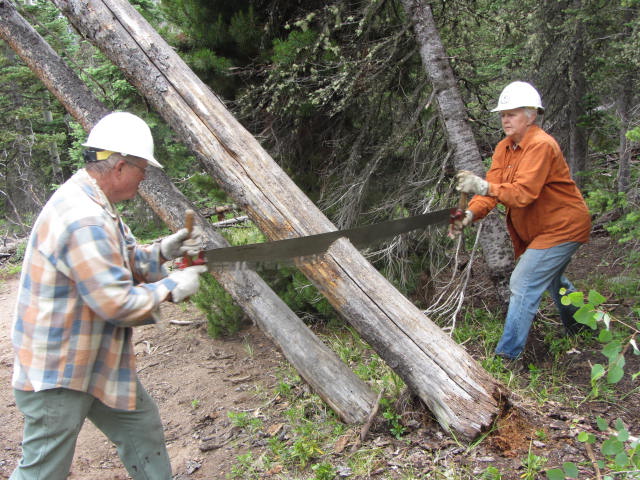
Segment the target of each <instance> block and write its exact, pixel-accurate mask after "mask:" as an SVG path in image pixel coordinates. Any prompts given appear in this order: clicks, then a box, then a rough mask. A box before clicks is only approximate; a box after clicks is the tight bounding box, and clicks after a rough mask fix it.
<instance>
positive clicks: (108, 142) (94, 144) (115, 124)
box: [82, 112, 162, 168]
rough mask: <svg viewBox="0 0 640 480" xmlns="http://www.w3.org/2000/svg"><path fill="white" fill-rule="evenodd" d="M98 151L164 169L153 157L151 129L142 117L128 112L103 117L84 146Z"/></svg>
mask: <svg viewBox="0 0 640 480" xmlns="http://www.w3.org/2000/svg"><path fill="white" fill-rule="evenodd" d="M82 145H83V146H84V147H90V148H95V149H97V150H109V151H112V152H117V153H120V154H122V155H132V156H135V157H141V158H144V159H145V160H146V161H147V162H149V165H153V166H154V167H158V168H162V165H161V164H160V162H158V161H157V160H156V159H155V158H154V156H153V137H152V136H151V129H150V128H149V126H148V125H147V124H146V122H145V121H144V120H142V119H141V118H140V117H137V116H135V115H133V114H132V113H127V112H114V113H110V114H109V115H107V116H106V117H103V118H102V119H101V120H100V121H99V122H98V123H96V124H95V126H94V127H93V128H92V129H91V132H89V138H87V141H86V142H85V143H83V144H82Z"/></svg>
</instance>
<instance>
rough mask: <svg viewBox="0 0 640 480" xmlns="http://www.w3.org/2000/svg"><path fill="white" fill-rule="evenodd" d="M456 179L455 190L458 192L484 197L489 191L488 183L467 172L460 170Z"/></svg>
mask: <svg viewBox="0 0 640 480" xmlns="http://www.w3.org/2000/svg"><path fill="white" fill-rule="evenodd" d="M456 178H457V179H458V184H457V185H456V190H458V191H459V192H465V193H473V194H478V195H486V194H487V191H488V190H489V183H488V182H487V181H486V180H484V179H482V178H480V177H479V176H477V175H476V174H475V173H472V172H468V171H467V170H460V171H459V172H458V173H456Z"/></svg>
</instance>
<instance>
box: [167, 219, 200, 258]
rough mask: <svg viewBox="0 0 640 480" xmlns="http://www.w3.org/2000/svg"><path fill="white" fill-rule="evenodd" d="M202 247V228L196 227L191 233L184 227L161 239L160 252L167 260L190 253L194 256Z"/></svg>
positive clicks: (189, 254)
mask: <svg viewBox="0 0 640 480" xmlns="http://www.w3.org/2000/svg"><path fill="white" fill-rule="evenodd" d="M201 249H202V230H201V229H200V228H199V227H194V228H193V230H192V231H191V234H189V230H187V229H186V228H183V229H181V230H178V231H177V232H176V233H174V234H173V235H169V236H168V237H166V238H163V239H162V240H161V241H160V253H161V254H162V256H163V257H164V258H165V259H167V260H173V259H174V258H178V257H182V256H183V255H188V256H190V257H193V256H194V255H197V254H198V253H199V252H200V250H201Z"/></svg>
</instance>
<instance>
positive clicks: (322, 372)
mask: <svg viewBox="0 0 640 480" xmlns="http://www.w3.org/2000/svg"><path fill="white" fill-rule="evenodd" d="M0 38H2V39H4V40H5V41H6V42H7V43H8V44H9V45H10V46H11V48H12V49H13V50H14V51H15V52H16V53H18V55H19V56H20V57H21V58H22V59H23V61H24V62H25V63H26V64H27V65H28V66H29V67H30V68H31V69H32V70H33V72H34V73H35V74H36V75H37V76H38V77H39V78H40V79H41V80H42V81H43V82H44V83H45V85H46V86H47V88H48V89H49V90H50V91H51V92H52V93H53V94H54V95H55V96H56V97H57V98H58V100H59V101H60V102H61V103H62V104H63V105H64V106H65V108H66V109H67V111H68V112H69V113H70V114H71V115H72V116H73V117H74V118H76V119H77V121H78V122H80V124H81V125H82V126H83V128H84V129H85V130H87V131H88V130H90V129H91V127H92V126H93V125H94V124H95V123H96V122H97V121H98V120H99V119H100V118H102V117H103V116H104V115H105V114H107V113H109V110H108V109H107V108H106V107H105V106H104V105H103V104H102V103H101V102H100V101H99V100H97V99H96V98H95V97H94V96H93V94H92V93H91V91H90V90H89V89H88V88H87V86H86V85H85V84H84V83H83V82H82V81H81V80H80V78H79V77H78V76H77V75H76V74H75V73H74V72H73V71H72V70H71V69H70V68H69V67H68V65H67V64H66V63H65V62H64V61H63V60H62V59H61V58H60V57H59V56H58V55H57V54H56V52H54V51H53V49H52V48H51V47H50V46H49V45H48V44H47V43H46V41H45V40H44V39H43V38H42V37H41V36H40V35H39V34H38V33H37V32H36V31H35V30H34V29H33V28H32V27H31V26H30V25H29V24H28V23H27V22H26V21H25V20H24V19H23V18H22V17H21V16H20V14H19V13H18V12H17V11H16V9H15V7H14V6H13V5H12V4H11V3H10V2H9V1H7V0H0ZM139 193H140V195H141V196H142V197H143V198H144V199H145V200H146V201H147V203H149V205H151V207H152V208H153V210H154V211H155V212H156V213H157V214H158V216H160V218H162V219H163V220H164V221H165V222H166V223H167V224H168V225H169V227H170V228H171V229H172V230H177V229H179V228H182V226H183V223H184V211H185V210H186V209H188V208H190V209H193V210H195V207H194V206H193V205H192V204H191V203H190V202H189V201H188V200H187V199H186V198H185V197H184V195H182V193H180V191H179V190H178V189H177V188H176V187H175V186H174V185H173V184H172V183H171V180H170V179H169V178H168V177H167V175H166V174H165V173H164V172H162V171H161V170H159V169H156V168H149V169H147V178H145V180H144V182H143V183H142V184H141V186H140V189H139ZM197 224H199V225H200V226H201V228H203V230H204V232H205V235H206V237H207V240H208V243H209V244H210V246H211V247H225V246H228V243H227V241H226V240H225V239H224V237H222V236H221V235H220V234H219V233H218V232H217V231H216V230H215V228H213V227H212V226H211V224H210V223H209V222H208V221H207V220H206V219H204V218H203V217H201V216H198V218H197ZM214 275H215V277H216V279H217V280H218V281H219V282H220V284H221V285H222V286H223V287H224V288H225V289H226V290H227V291H228V292H229V293H230V294H231V296H232V297H233V298H234V300H235V301H236V302H237V303H238V304H239V305H240V307H242V309H243V310H244V312H245V313H246V314H247V315H248V316H249V317H250V318H251V319H253V320H254V322H255V323H257V324H258V326H260V328H261V329H262V330H263V331H264V332H265V333H266V334H267V335H268V336H269V337H270V338H271V339H272V340H273V341H274V342H275V343H276V344H277V345H278V346H279V347H280V349H281V350H282V352H283V354H284V356H285V357H286V358H287V360H289V362H290V363H291V364H292V365H293V366H294V368H296V370H297V371H298V372H299V373H300V375H301V377H302V378H304V379H305V380H306V381H307V382H308V383H309V384H310V385H311V387H312V388H313V389H314V391H315V392H317V393H318V395H319V396H320V397H321V398H322V399H323V400H324V401H325V402H326V403H327V404H328V405H329V406H330V407H331V408H333V409H334V411H335V412H336V414H337V415H338V416H339V417H340V418H341V419H342V420H343V421H345V422H347V423H361V422H364V421H365V420H366V419H367V417H368V415H369V412H370V411H371V410H372V408H374V407H375V401H376V396H375V394H374V393H373V392H372V391H371V389H370V388H369V387H368V386H367V385H366V384H365V383H364V382H363V381H362V380H360V379H359V378H358V377H357V376H356V375H355V374H354V373H353V372H352V371H351V370H350V369H349V368H348V367H347V366H346V365H345V364H344V363H342V362H341V361H340V359H339V358H338V357H337V356H336V355H335V354H334V353H333V352H332V351H331V350H330V349H329V348H328V347H327V346H326V345H324V344H323V343H322V342H321V341H320V340H319V339H318V338H317V337H316V336H315V335H314V334H313V333H312V332H311V330H310V329H309V328H308V327H307V326H306V325H305V324H304V323H303V322H302V320H300V319H299V318H298V317H297V316H296V315H295V314H294V313H293V311H291V309H290V308H289V307H288V306H287V305H286V304H285V303H284V302H283V301H282V300H281V299H280V298H279V297H278V296H277V295H276V294H275V293H274V292H273V291H272V290H271V289H270V288H269V287H268V285H267V284H266V283H265V282H264V281H263V280H262V279H261V278H260V277H259V276H258V275H257V274H256V273H255V272H253V271H251V270H226V271H221V272H214Z"/></svg>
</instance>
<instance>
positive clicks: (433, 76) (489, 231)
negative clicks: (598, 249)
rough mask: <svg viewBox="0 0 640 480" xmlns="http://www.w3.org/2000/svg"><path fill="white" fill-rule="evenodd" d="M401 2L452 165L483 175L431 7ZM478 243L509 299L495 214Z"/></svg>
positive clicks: (506, 255) (503, 242)
mask: <svg viewBox="0 0 640 480" xmlns="http://www.w3.org/2000/svg"><path fill="white" fill-rule="evenodd" d="M402 4H403V6H404V9H405V11H406V12H407V14H408V15H409V16H410V17H411V20H412V23H413V29H414V32H415V36H416V42H417V43H418V45H419V46H420V57H421V58H422V64H423V65H424V68H425V71H426V72H427V76H428V77H429V79H430V80H431V84H432V85H433V89H434V91H435V95H436V99H437V101H438V109H439V112H440V118H441V119H442V123H443V124H444V129H445V132H446V135H447V141H448V143H449V146H450V148H451V151H452V152H453V163H454V165H455V168H456V169H457V170H469V171H472V172H474V173H476V175H480V176H481V177H484V174H485V171H484V166H483V164H482V156H481V155H480V150H479V149H478V145H477V143H476V141H475V138H474V137H473V131H472V130H471V126H470V125H469V122H468V117H467V112H466V108H465V105H464V102H463V101H462V96H461V95H460V91H459V90H458V85H457V83H456V79H455V76H454V74H453V69H452V68H451V65H450V63H449V59H448V57H447V55H446V53H445V50H444V46H443V44H442V41H441V39H440V34H439V33H438V29H437V27H436V24H435V21H434V19H433V14H432V12H431V7H430V6H429V5H428V4H427V3H426V2H425V1H424V0H402ZM480 245H481V246H482V252H483V255H484V258H485V261H486V263H487V266H488V268H489V271H490V275H491V278H492V280H493V283H494V285H495V286H496V289H497V290H498V293H499V295H500V297H501V298H502V299H503V301H505V302H508V299H509V288H508V278H509V275H510V274H511V271H512V269H513V247H512V246H511V241H510V240H509V235H508V234H507V229H506V227H505V224H504V222H503V221H502V219H501V218H500V216H499V215H498V214H497V213H491V214H490V215H488V216H487V217H486V218H485V219H484V220H483V227H482V235H481V237H480Z"/></svg>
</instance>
